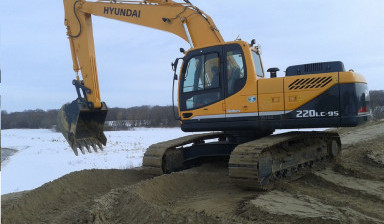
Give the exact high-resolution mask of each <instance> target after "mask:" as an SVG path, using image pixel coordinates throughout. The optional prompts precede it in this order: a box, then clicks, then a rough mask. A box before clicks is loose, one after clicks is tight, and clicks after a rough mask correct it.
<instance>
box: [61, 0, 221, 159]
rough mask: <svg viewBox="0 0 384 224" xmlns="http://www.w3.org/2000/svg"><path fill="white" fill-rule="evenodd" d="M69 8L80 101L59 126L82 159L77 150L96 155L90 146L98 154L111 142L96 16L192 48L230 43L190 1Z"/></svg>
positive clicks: (69, 0) (74, 2)
mask: <svg viewBox="0 0 384 224" xmlns="http://www.w3.org/2000/svg"><path fill="white" fill-rule="evenodd" d="M64 9H65V26H66V27H67V35H68V38H69V43H70V48H71V54H72V61H73V69H74V71H75V72H76V73H77V76H76V80H74V81H73V84H74V85H75V87H76V90H77V94H78V98H77V99H76V100H75V101H73V102H72V103H71V104H66V105H64V106H63V107H62V109H61V110H60V111H59V115H58V126H59V129H60V130H61V131H62V133H63V135H64V137H65V138H66V139H67V141H68V143H69V144H70V145H71V147H72V149H73V151H74V152H75V154H76V155H77V148H79V149H80V150H81V152H82V153H84V152H85V149H87V150H88V151H89V152H91V149H90V146H92V147H93V149H94V150H95V151H96V146H99V148H102V145H105V144H106V138H105V136H104V134H103V125H104V122H105V117H106V114H107V107H106V105H105V103H103V102H101V97H100V88H99V82H98V74H97V66H96V55H95V46H94V40H93V30H92V15H95V16H102V17H105V18H110V19H115V20H120V21H124V22H128V23H133V24H137V25H142V26H146V27H150V28H154V29H158V30H163V31H167V32H170V33H173V34H175V35H177V36H179V37H181V38H182V39H184V40H185V41H187V42H188V43H189V44H190V45H191V47H192V48H194V47H201V46H205V45H213V44H218V43H223V42H224V40H223V38H222V36H221V34H220V32H219V30H218V29H217V28H216V26H215V24H214V22H213V21H212V19H211V18H210V17H209V16H208V15H207V14H205V13H204V12H203V11H201V10H200V9H199V8H197V7H196V6H194V5H192V4H191V3H190V2H189V1H187V0H186V1H185V3H177V2H174V1H171V0H148V1H96V2H93V1H85V0H64ZM79 71H80V72H81V78H80V76H79V75H78V72H79Z"/></svg>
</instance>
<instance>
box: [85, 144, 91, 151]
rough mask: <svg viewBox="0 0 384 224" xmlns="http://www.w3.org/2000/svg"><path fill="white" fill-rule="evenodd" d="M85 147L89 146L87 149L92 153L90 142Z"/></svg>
mask: <svg viewBox="0 0 384 224" xmlns="http://www.w3.org/2000/svg"><path fill="white" fill-rule="evenodd" d="M85 147H86V148H87V150H88V152H89V153H92V150H91V147H89V145H88V144H86V145H85Z"/></svg>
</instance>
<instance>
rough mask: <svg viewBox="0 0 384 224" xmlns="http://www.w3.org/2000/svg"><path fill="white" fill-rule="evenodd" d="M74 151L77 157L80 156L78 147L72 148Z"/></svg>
mask: <svg viewBox="0 0 384 224" xmlns="http://www.w3.org/2000/svg"><path fill="white" fill-rule="evenodd" d="M72 150H73V152H74V153H75V155H76V156H78V155H79V152H78V151H77V148H76V147H72Z"/></svg>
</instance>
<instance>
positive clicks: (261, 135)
mask: <svg viewBox="0 0 384 224" xmlns="http://www.w3.org/2000/svg"><path fill="white" fill-rule="evenodd" d="M64 9H65V26H66V28H67V35H68V38H69V43H70V48H71V53H72V61H73V69H74V71H75V72H76V73H77V75H76V79H74V80H73V82H72V83H73V85H74V86H75V89H76V91H77V95H78V98H77V99H76V100H74V101H73V102H72V103H68V104H65V105H63V107H62V108H61V110H60V111H59V115H58V127H59V128H60V130H61V132H62V133H63V135H64V137H65V138H66V140H67V141H68V143H69V145H70V146H71V148H72V149H73V151H74V153H75V154H76V155H77V154H78V149H80V151H81V152H82V153H83V154H84V153H85V151H88V152H91V151H92V150H94V151H97V150H98V149H101V150H102V149H103V145H104V146H105V145H106V142H107V139H106V137H105V135H104V133H103V126H104V122H105V119H106V115H107V111H108V108H107V106H106V104H105V103H104V102H102V101H101V96H100V90H99V82H98V74H97V69H96V57H95V49H94V41H93V32H92V20H91V19H92V18H91V17H92V16H101V17H105V18H110V19H114V20H120V21H124V22H128V23H133V24H137V25H142V26H146V27H150V28H154V29H158V30H163V31H167V32H170V33H173V34H175V35H177V36H179V37H181V38H182V39H184V40H185V41H187V42H188V43H189V44H190V46H191V48H190V49H189V50H187V51H185V50H183V49H181V52H182V53H183V57H181V58H177V59H176V60H175V62H174V63H172V70H173V73H174V74H173V76H174V77H173V79H174V80H173V82H174V84H175V82H176V81H177V82H178V90H177V93H178V114H179V116H178V119H179V120H180V124H181V129H182V130H183V131H185V132H204V133H202V134H194V135H189V136H186V137H181V138H177V139H173V140H170V141H166V142H160V143H157V144H154V145H151V146H150V147H149V148H148V149H147V151H146V152H145V154H144V158H143V168H144V170H145V171H146V172H148V173H152V174H156V175H161V174H165V173H171V172H175V171H179V170H183V169H186V168H188V167H190V166H193V165H194V164H195V163H196V161H199V160H201V159H203V158H211V157H223V158H227V159H228V158H229V159H228V168H229V176H230V178H231V179H232V181H233V182H234V183H235V184H237V185H239V186H241V187H245V188H257V189H259V188H262V189H264V188H268V187H270V186H272V185H273V183H274V181H275V180H278V179H280V178H284V177H289V176H290V175H292V173H300V171H301V170H308V169H309V170H310V169H311V167H312V166H314V165H316V164H319V163H320V164H321V163H326V162H327V161H330V160H334V159H335V158H337V157H338V156H339V155H340V152H341V142H340V137H339V135H338V134H337V133H336V132H330V131H310V132H302V131H295V132H288V133H283V134H276V135H272V133H273V132H274V130H275V129H299V128H327V127H346V126H357V125H359V124H361V123H363V122H365V121H367V119H368V118H369V112H368V111H367V106H368V103H369V95H368V88H367V82H366V81H365V79H364V77H363V76H362V75H360V74H358V73H356V72H354V71H353V70H349V71H346V70H345V68H344V65H343V63H342V62H340V61H332V62H320V63H310V64H301V65H294V66H289V67H288V68H287V69H286V71H285V76H284V77H276V72H277V71H279V69H278V68H269V69H268V70H267V72H269V73H270V76H269V77H267V74H266V73H265V70H264V67H263V63H262V60H261V57H260V47H259V46H256V45H255V41H254V40H252V41H251V42H250V43H247V42H245V41H242V40H235V41H229V42H225V41H224V40H223V38H222V36H221V34H220V32H219V30H218V28H217V27H216V25H215V23H214V22H213V20H212V19H211V18H210V17H209V16H208V15H207V14H206V13H204V12H203V11H202V10H200V9H199V8H197V7H196V6H194V5H192V4H191V3H190V2H189V1H188V0H185V1H184V2H182V3H179V2H174V1H172V0H146V1H103V0H101V1H96V2H93V1H86V0H64ZM179 64H181V66H180V69H178V65H179ZM79 71H81V77H82V78H80V76H79V75H78V72H79ZM178 72H179V74H177V73H178ZM127 75H130V74H127ZM173 91H174V90H173Z"/></svg>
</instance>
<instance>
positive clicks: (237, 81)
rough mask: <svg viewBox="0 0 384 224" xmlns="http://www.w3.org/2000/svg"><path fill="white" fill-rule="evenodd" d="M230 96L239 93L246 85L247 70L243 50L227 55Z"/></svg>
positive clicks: (232, 51)
mask: <svg viewBox="0 0 384 224" xmlns="http://www.w3.org/2000/svg"><path fill="white" fill-rule="evenodd" d="M226 64H227V68H226V69H227V89H228V95H232V94H234V93H235V92H237V91H239V90H240V89H241V88H242V87H243V86H244V84H245V78H246V77H245V69H244V61H243V53H242V51H241V49H238V50H229V51H227V53H226Z"/></svg>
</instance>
